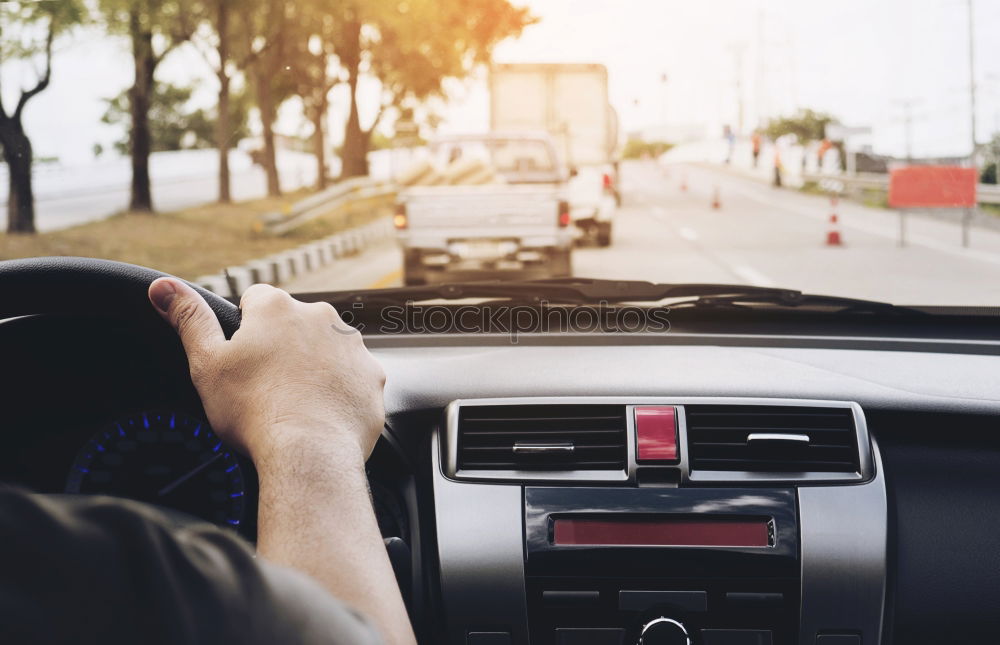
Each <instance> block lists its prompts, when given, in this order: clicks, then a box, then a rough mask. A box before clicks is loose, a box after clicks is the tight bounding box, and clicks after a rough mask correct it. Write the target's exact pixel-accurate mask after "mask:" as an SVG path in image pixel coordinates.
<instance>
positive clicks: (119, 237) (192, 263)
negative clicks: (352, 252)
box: [0, 191, 376, 280]
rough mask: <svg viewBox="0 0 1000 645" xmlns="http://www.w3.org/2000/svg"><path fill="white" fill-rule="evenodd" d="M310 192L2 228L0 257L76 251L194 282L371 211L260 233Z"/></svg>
mask: <svg viewBox="0 0 1000 645" xmlns="http://www.w3.org/2000/svg"><path fill="white" fill-rule="evenodd" d="M309 192H310V191H300V192H296V193H289V194H287V195H285V196H283V197H280V198H274V197H271V198H266V199H258V200H252V201H246V202H240V203H235V204H206V205H204V206H196V207H193V208H187V209H184V210H179V211H174V212H164V213H156V214H152V215H151V214H145V213H120V214H117V215H113V216H111V217H109V218H107V219H104V220H100V221H97V222H89V223H87V224H82V225H80V226H75V227H72V228H68V229H64V230H60V231H53V232H51V233H39V234H36V235H8V234H6V233H0V260H10V259H15V258H28V257H38V256H47V255H76V256H83V257H93V258H104V259H108V260H118V261H120V262H129V263H132V264H139V265H142V266H147V267H151V268H153V269H158V270H160V271H165V272H166V273H171V274H173V275H176V276H179V277H182V278H186V279H188V280H193V279H195V278H197V277H198V276H201V275H205V274H208V273H216V272H219V271H221V270H222V269H224V268H225V267H228V266H233V265H237V264H242V263H244V262H247V261H249V260H253V259H256V258H260V257H263V256H266V255H270V254H272V253H277V252H279V251H284V250H287V249H291V248H294V247H296V246H299V245H300V244H303V243H305V242H309V241H312V240H316V239H320V238H323V237H326V236H327V235H332V234H333V233H336V232H338V231H341V230H344V229H347V228H351V227H353V226H358V225H360V224H363V223H365V222H366V221H370V220H371V219H373V217H374V216H375V214H376V213H372V212H336V213H331V214H330V215H328V216H325V217H321V218H317V219H314V220H312V221H309V222H307V223H306V224H304V225H303V226H301V227H299V228H297V229H295V230H293V231H290V232H288V233H287V234H285V235H280V236H276V235H270V234H267V233H264V232H261V231H260V230H259V226H258V222H259V218H260V216H261V215H263V214H265V213H269V212H275V211H281V210H283V209H284V208H286V207H287V206H288V205H289V204H291V203H292V202H294V201H296V200H297V199H301V198H302V197H305V196H307V195H308V194H309Z"/></svg>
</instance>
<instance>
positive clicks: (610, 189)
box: [489, 63, 621, 246]
mask: <svg viewBox="0 0 1000 645" xmlns="http://www.w3.org/2000/svg"><path fill="white" fill-rule="evenodd" d="M489 94H490V128H491V129H492V130H494V131H510V130H543V131H546V132H548V133H549V134H550V135H551V136H552V137H553V139H554V140H555V142H556V149H557V151H558V153H559V155H560V157H561V159H562V161H563V163H564V164H565V165H566V166H567V168H568V170H569V175H570V177H569V183H568V186H567V191H568V199H569V202H570V216H571V219H572V221H573V223H574V224H575V225H576V227H577V228H578V230H579V231H580V233H581V235H580V237H582V238H584V239H587V240H592V241H595V242H596V243H597V244H598V245H599V246H608V245H610V244H611V239H612V238H611V236H612V228H613V224H614V218H615V213H616V211H617V208H618V206H619V204H620V201H621V197H620V193H619V190H618V156H617V153H618V117H617V114H616V113H615V111H614V108H612V107H611V104H610V103H609V101H608V71H607V68H605V67H604V66H603V65H599V64H588V63H584V64H576V63H569V64H563V63H507V64H494V65H493V66H492V67H491V68H490V75H489Z"/></svg>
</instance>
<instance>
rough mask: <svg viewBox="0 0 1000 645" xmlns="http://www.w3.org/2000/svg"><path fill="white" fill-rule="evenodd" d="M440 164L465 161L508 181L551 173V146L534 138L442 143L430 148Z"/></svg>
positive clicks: (552, 163)
mask: <svg viewBox="0 0 1000 645" xmlns="http://www.w3.org/2000/svg"><path fill="white" fill-rule="evenodd" d="M431 150H432V152H434V153H435V160H436V161H437V162H438V163H439V164H442V165H446V164H453V163H455V162H456V161H458V160H460V159H461V160H466V161H470V162H472V163H475V164H482V165H484V166H488V167H490V168H493V169H494V170H496V172H498V173H499V174H501V175H503V176H504V177H506V178H507V179H508V180H512V179H516V178H517V177H518V176H519V175H524V174H527V173H535V172H547V173H554V172H555V171H556V161H555V158H554V157H553V152H552V148H551V145H549V144H548V143H547V142H546V141H539V140H537V139H529V138H524V139H466V140H456V141H441V142H438V143H437V144H436V145H432V146H431Z"/></svg>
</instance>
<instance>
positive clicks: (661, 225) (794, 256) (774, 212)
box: [287, 162, 1000, 305]
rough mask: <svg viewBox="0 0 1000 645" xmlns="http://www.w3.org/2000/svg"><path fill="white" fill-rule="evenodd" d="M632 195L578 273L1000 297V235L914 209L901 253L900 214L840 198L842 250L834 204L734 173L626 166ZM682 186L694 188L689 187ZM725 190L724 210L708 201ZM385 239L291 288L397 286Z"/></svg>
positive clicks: (922, 299) (920, 299)
mask: <svg viewBox="0 0 1000 645" xmlns="http://www.w3.org/2000/svg"><path fill="white" fill-rule="evenodd" d="M622 175H623V180H622V190H623V194H624V195H625V202H624V204H623V206H622V208H621V210H620V211H619V213H618V221H617V223H616V225H615V226H616V230H615V239H614V243H613V244H612V246H611V247H609V248H605V249H599V248H579V249H577V250H576V251H575V252H574V257H573V267H574V274H575V275H578V276H583V277H593V278H615V279H638V280H651V281H656V282H727V283H738V284H753V285H761V286H780V287H788V288H794V289H800V290H802V291H807V292H810V293H821V294H830V295H839V296H850V297H859V298H869V299H875V300H888V301H891V302H895V303H899V304H934V305H969V304H998V303H1000V234H998V233H996V232H994V231H988V230H981V229H974V230H973V231H972V234H971V245H970V247H969V248H962V246H961V232H960V229H959V227H958V226H957V225H956V224H953V223H950V222H942V221H938V220H933V219H928V218H923V217H919V216H910V217H909V218H908V219H907V240H908V244H907V246H906V247H905V248H900V247H899V246H898V245H897V241H898V231H899V217H898V215H897V214H896V213H895V212H892V211H887V210H883V209H877V208H869V207H865V206H861V205H859V204H854V203H844V202H841V203H840V204H839V205H838V206H837V214H838V216H839V220H840V231H841V235H842V239H843V242H844V243H843V245H842V246H827V245H826V243H825V241H826V234H827V231H828V229H829V216H830V214H831V204H830V201H829V199H827V198H825V197H822V196H815V195H807V194H804V193H800V192H797V191H794V190H781V189H775V188H772V187H770V186H768V185H767V184H765V183H763V182H761V181H760V180H758V179H756V178H753V177H748V176H745V175H743V174H740V173H739V172H738V171H735V170H727V169H723V168H721V167H712V166H709V165H700V164H693V163H680V164H672V165H670V166H660V165H658V164H656V163H655V162H634V163H629V164H625V165H624V166H623V170H622ZM682 183H683V184H684V185H686V187H687V189H686V190H682ZM716 189H718V192H719V197H720V202H721V206H720V208H718V209H715V208H713V207H712V195H713V193H714V191H715V190H716ZM400 264H401V257H400V254H399V251H398V250H397V249H396V248H395V246H394V244H392V243H386V244H383V245H381V246H379V247H375V248H373V249H371V250H369V251H368V252H366V253H364V254H363V255H360V256H357V257H354V258H350V259H346V260H342V261H340V262H338V263H335V264H333V265H332V266H330V267H327V268H325V269H324V270H322V271H319V272H317V273H314V274H311V275H308V276H304V277H302V278H300V279H299V280H298V281H296V282H294V283H292V284H289V285H287V288H288V289H289V290H291V291H293V292H294V291H300V292H304V291H318V290H335V289H347V288H363V287H372V288H374V287H386V286H393V285H397V284H399V283H400V278H401V270H400V268H401V267H400Z"/></svg>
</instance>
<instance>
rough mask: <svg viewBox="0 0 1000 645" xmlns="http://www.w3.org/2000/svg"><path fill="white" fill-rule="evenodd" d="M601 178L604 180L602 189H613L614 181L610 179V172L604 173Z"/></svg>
mask: <svg viewBox="0 0 1000 645" xmlns="http://www.w3.org/2000/svg"><path fill="white" fill-rule="evenodd" d="M602 179H603V181H604V190H612V189H614V187H615V182H614V181H613V180H612V179H611V175H610V174H608V173H604V175H603V177H602Z"/></svg>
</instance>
